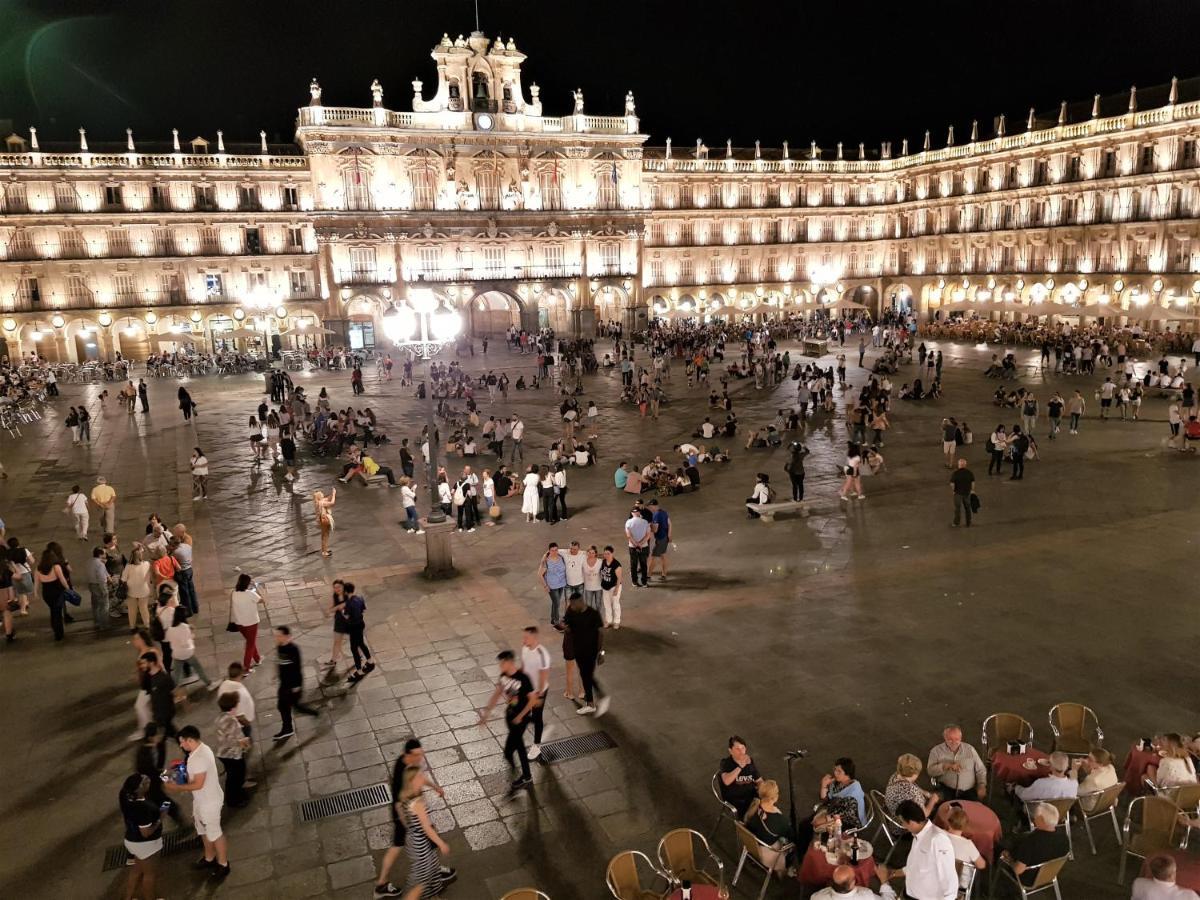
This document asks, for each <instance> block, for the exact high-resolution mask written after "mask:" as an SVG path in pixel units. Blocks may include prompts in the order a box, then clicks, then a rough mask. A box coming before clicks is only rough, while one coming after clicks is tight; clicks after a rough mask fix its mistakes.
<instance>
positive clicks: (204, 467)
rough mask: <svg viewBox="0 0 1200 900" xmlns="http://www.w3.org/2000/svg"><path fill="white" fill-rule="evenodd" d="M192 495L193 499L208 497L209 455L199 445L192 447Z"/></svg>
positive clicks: (205, 498)
mask: <svg viewBox="0 0 1200 900" xmlns="http://www.w3.org/2000/svg"><path fill="white" fill-rule="evenodd" d="M191 462H192V494H193V495H194V496H193V497H192V499H193V500H207V499H208V457H207V456H205V455H204V451H203V450H201V449H200V448H199V447H193V448H192V459H191Z"/></svg>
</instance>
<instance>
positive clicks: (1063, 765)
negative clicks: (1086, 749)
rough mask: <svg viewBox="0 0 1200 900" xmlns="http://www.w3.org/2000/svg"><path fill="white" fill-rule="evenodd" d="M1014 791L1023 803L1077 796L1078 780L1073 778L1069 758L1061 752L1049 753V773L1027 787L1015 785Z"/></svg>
mask: <svg viewBox="0 0 1200 900" xmlns="http://www.w3.org/2000/svg"><path fill="white" fill-rule="evenodd" d="M1081 761H1082V760H1081ZM1014 793H1016V795H1017V797H1019V798H1020V799H1021V802H1023V803H1032V802H1034V801H1035V800H1065V799H1067V798H1068V797H1078V796H1079V782H1078V781H1077V780H1076V779H1075V774H1074V773H1073V772H1071V758H1070V757H1069V756H1067V754H1065V753H1062V752H1055V753H1051V754H1050V774H1049V775H1047V776H1046V777H1044V778H1039V779H1038V780H1037V781H1035V782H1034V783H1033V784H1031V785H1029V787H1022V786H1021V785H1017V788H1016V790H1015V791H1014Z"/></svg>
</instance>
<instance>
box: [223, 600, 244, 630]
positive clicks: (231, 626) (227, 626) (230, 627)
mask: <svg viewBox="0 0 1200 900" xmlns="http://www.w3.org/2000/svg"><path fill="white" fill-rule="evenodd" d="M225 630H226V631H228V632H229V633H230V634H236V633H237V632H239V631H241V629H240V628H238V627H237V626H236V625H234V624H233V594H230V595H229V621H228V622H227V623H226V624H225Z"/></svg>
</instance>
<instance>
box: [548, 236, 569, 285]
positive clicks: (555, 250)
mask: <svg viewBox="0 0 1200 900" xmlns="http://www.w3.org/2000/svg"><path fill="white" fill-rule="evenodd" d="M544 256H545V259H546V269H547V270H548V271H547V273H546V274H547V276H548V277H551V278H553V277H556V273H558V272H563V273H564V274H565V269H566V266H565V264H564V262H563V245H562V244H547V245H546V247H545V249H544Z"/></svg>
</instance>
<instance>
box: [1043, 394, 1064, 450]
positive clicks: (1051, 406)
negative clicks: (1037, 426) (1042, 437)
mask: <svg viewBox="0 0 1200 900" xmlns="http://www.w3.org/2000/svg"><path fill="white" fill-rule="evenodd" d="M1065 406H1066V402H1065V401H1064V400H1063V398H1062V394H1060V393H1059V392H1058V391H1055V392H1054V396H1053V397H1051V398H1050V400H1049V402H1048V403H1047V404H1046V416H1047V417H1048V418H1049V419H1050V440H1054V436H1055V435H1056V434H1058V429H1059V428H1060V427H1061V426H1062V414H1063V407H1065Z"/></svg>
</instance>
